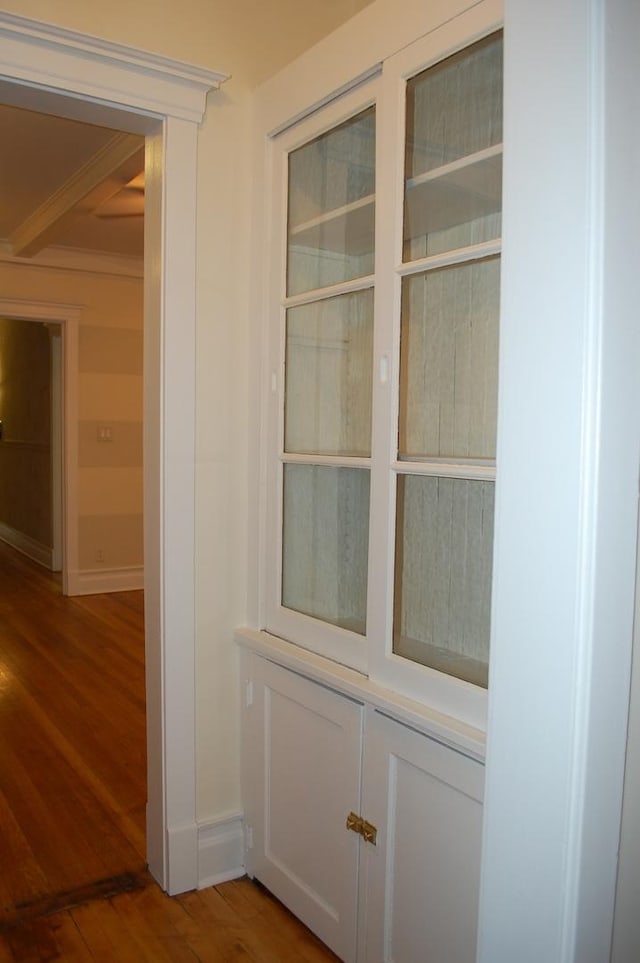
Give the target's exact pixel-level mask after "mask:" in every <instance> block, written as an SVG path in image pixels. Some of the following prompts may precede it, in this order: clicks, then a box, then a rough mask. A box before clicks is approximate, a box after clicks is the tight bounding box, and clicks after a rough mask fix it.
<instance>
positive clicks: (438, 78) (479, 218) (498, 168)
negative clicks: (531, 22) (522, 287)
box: [404, 34, 502, 261]
mask: <svg viewBox="0 0 640 963" xmlns="http://www.w3.org/2000/svg"><path fill="white" fill-rule="evenodd" d="M501 142H502V36H501V34H496V35H493V36H492V37H490V38H488V39H486V40H482V41H480V42H479V43H477V44H475V45H474V46H472V47H469V48H467V49H466V50H464V51H462V52H461V53H459V54H455V55H454V56H452V57H449V58H448V59H447V60H444V61H442V62H441V63H438V64H435V65H434V66H433V67H430V68H429V69H428V70H425V71H424V72H423V73H421V74H419V75H418V76H417V77H414V78H413V79H412V80H410V81H409V83H408V84H407V140H406V161H405V176H406V194H405V224H404V240H405V246H404V260H405V261H408V260H415V259H416V258H419V257H426V256H428V255H431V254H437V253H441V252H442V251H446V250H451V249H455V248H460V247H466V246H467V245H470V244H476V243H480V242H481V241H486V240H491V239H493V238H496V237H499V236H500V231H501V208H502V202H501V194H502V149H501Z"/></svg>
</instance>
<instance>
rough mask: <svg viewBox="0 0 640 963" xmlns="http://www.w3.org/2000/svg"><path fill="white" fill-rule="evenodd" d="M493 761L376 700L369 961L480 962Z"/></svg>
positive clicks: (365, 861) (368, 734) (370, 724)
mask: <svg viewBox="0 0 640 963" xmlns="http://www.w3.org/2000/svg"><path fill="white" fill-rule="evenodd" d="M483 784H484V767H483V766H482V764H481V763H479V762H477V761H475V760H473V759H470V758H468V757H466V756H464V755H462V754H461V753H459V752H456V751H455V750H453V749H450V748H448V747H445V746H443V745H441V744H439V743H437V742H435V741H434V740H432V739H429V738H428V737H426V736H424V735H422V734H420V733H418V732H416V731H414V730H412V729H410V728H408V727H407V726H405V725H402V724H400V723H398V722H396V721H394V720H392V719H390V718H387V717H386V716H384V715H382V714H381V713H379V712H378V711H376V710H371V711H370V713H369V715H368V718H367V722H366V729H365V762H364V780H363V803H362V812H363V814H364V817H365V818H366V819H367V820H368V821H369V822H370V823H372V824H374V825H375V826H376V828H377V830H378V832H377V838H376V844H375V845H373V844H371V843H369V844H366V843H364V842H363V843H362V848H361V856H360V858H361V872H362V882H361V885H362V890H363V892H362V895H361V904H360V942H359V952H358V961H359V963H383V961H384V963H473V961H474V960H475V956H476V929H477V906H478V889H479V878H480V847H481V828H482V793H483Z"/></svg>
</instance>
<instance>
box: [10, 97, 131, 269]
mask: <svg viewBox="0 0 640 963" xmlns="http://www.w3.org/2000/svg"><path fill="white" fill-rule="evenodd" d="M0 140H1V142H2V150H1V151H0V251H2V252H4V253H5V254H9V255H13V256H17V257H33V256H34V255H35V254H37V253H38V252H40V251H42V250H44V249H45V248H48V247H51V246H56V247H65V248H75V249H80V250H83V251H101V252H106V253H109V254H123V255H128V256H132V257H142V254H143V237H144V216H143V213H144V175H143V172H144V138H143V137H141V136H138V135H134V134H126V133H122V132H120V131H116V130H111V129H109V128H107V127H97V126H94V125H92V124H85V123H81V122H79V121H76V120H67V119H65V118H62V117H55V116H52V115H49V114H41V113H38V112H36V111H32V110H25V109H23V108H20V107H12V106H8V105H2V104H0ZM136 178H137V179H136Z"/></svg>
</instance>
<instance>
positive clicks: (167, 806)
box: [0, 13, 224, 893]
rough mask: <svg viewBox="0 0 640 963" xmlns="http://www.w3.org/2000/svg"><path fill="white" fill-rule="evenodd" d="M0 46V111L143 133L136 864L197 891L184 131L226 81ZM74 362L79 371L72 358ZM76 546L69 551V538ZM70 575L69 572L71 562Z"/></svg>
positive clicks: (193, 175) (44, 41) (187, 133)
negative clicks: (141, 645)
mask: <svg viewBox="0 0 640 963" xmlns="http://www.w3.org/2000/svg"><path fill="white" fill-rule="evenodd" d="M0 38H1V39H2V44H1V46H0V76H2V77H3V78H4V80H3V81H2V82H0V97H2V99H4V100H5V102H11V103H13V104H14V105H17V106H22V107H28V106H29V107H31V108H32V109H36V110H42V111H48V112H50V113H55V114H60V115H63V116H66V117H72V118H75V119H78V120H82V121H85V122H88V123H94V124H95V123H100V124H104V125H106V126H109V127H113V128H114V129H119V130H123V131H130V132H133V133H138V134H145V135H146V136H147V163H146V167H145V175H146V181H147V185H148V192H147V195H146V202H147V216H146V217H145V325H144V326H145V389H144V390H145V419H144V420H145V443H144V456H145V457H144V461H145V474H144V486H145V636H146V647H147V648H146V652H147V655H146V669H147V789H148V800H149V802H148V807H147V860H148V864H149V868H150V870H151V872H152V874H153V875H154V876H155V878H156V879H157V880H158V882H159V883H160V885H161V886H163V887H164V888H165V889H167V890H168V891H169V892H171V893H177V892H180V891H182V890H187V889H193V888H195V886H196V885H197V831H196V821H195V811H196V810H195V691H194V690H195V685H194V676H195V672H194V666H195V612H194V580H193V574H194V572H193V566H194V554H195V552H194V546H195V527H194V514H195V494H194V484H193V481H194V471H195V468H194V465H195V437H194V435H195V432H194V423H193V422H194V383H195V377H194V373H195V315H196V302H195V287H196V257H195V223H196V190H197V187H196V185H197V164H196V160H197V157H196V138H197V129H196V124H197V123H199V122H200V121H201V119H202V116H203V113H204V110H205V106H206V95H207V93H208V91H209V90H210V89H211V88H212V87H214V86H217V85H218V84H219V83H220V82H221V81H222V80H223V79H224V77H223V75H222V74H220V73H214V72H213V71H209V70H204V69H201V68H199V67H192V66H191V65H187V64H181V63H178V62H177V61H173V60H168V59H167V58H165V57H157V56H155V55H153V54H149V53H146V52H144V51H138V50H134V49H132V48H130V47H125V46H122V45H120V44H113V43H109V42H107V41H104V40H101V39H97V38H94V37H87V36H84V35H82V34H79V33H75V32H73V31H68V30H63V29H61V28H59V27H56V26H53V25H47V24H42V23H39V22H36V21H34V20H26V19H24V18H21V17H14V16H12V15H8V14H2V13H0ZM74 360H75V362H76V367H77V357H76V358H75V359H74ZM67 363H69V353H68V352H67ZM73 494H74V495H75V494H76V493H75V492H74V493H73ZM68 497H69V498H71V495H70V494H69V493H68ZM74 504H75V502H74ZM67 528H68V530H69V529H70V525H67ZM74 535H75V536H76V540H75V541H76V545H77V529H76V531H75V532H74ZM76 545H74V546H72V547H73V548H74V550H75V548H76ZM74 557H75V556H74ZM69 567H70V568H71V569H72V570H77V565H72V564H71V562H70V561H69Z"/></svg>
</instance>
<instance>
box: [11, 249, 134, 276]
mask: <svg viewBox="0 0 640 963" xmlns="http://www.w3.org/2000/svg"><path fill="white" fill-rule="evenodd" d="M0 263H6V264H10V265H11V266H12V267H15V268H27V269H29V270H31V271H33V270H34V269H41V270H46V271H73V272H74V273H78V272H82V273H84V274H108V275H110V276H113V277H124V278H143V277H144V259H143V258H141V257H127V256H125V255H123V254H106V253H102V252H100V251H83V250H81V249H80V248H75V247H56V246H55V245H52V246H51V247H48V248H46V249H45V250H44V251H39V252H38V253H37V254H35V255H34V256H33V257H30V258H29V259H28V260H26V259H25V258H22V257H12V256H11V255H10V254H8V253H3V252H2V250H0Z"/></svg>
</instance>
